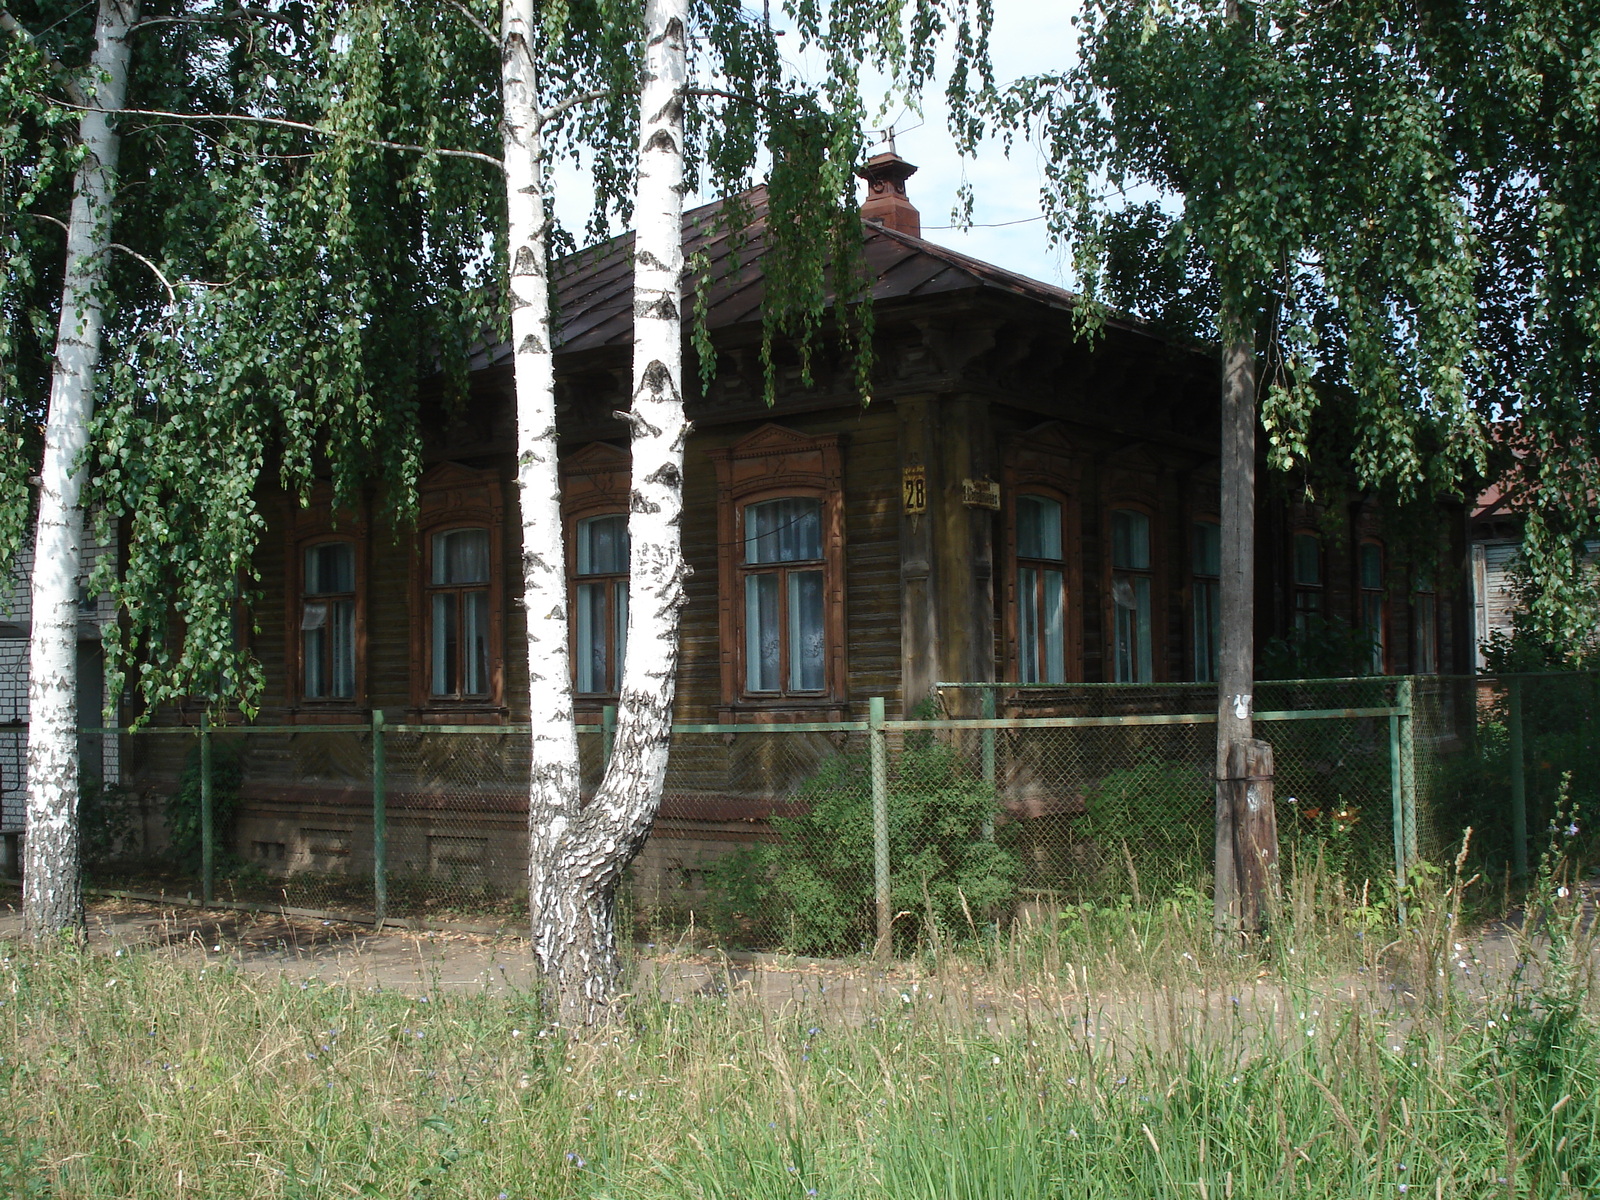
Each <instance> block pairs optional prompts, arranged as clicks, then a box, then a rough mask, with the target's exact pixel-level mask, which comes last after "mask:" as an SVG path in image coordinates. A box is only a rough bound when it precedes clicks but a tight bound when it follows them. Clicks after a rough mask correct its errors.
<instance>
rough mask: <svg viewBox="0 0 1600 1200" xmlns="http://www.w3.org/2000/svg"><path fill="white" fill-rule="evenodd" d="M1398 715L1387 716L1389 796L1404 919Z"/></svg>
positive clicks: (1403, 820) (1402, 796)
mask: <svg viewBox="0 0 1600 1200" xmlns="http://www.w3.org/2000/svg"><path fill="white" fill-rule="evenodd" d="M1400 740H1401V739H1400V716H1399V714H1398V713H1394V714H1391V715H1390V717H1389V797H1390V800H1391V802H1392V803H1391V808H1392V811H1393V822H1394V886H1395V899H1396V903H1397V904H1398V905H1399V908H1400V920H1401V921H1402V922H1404V921H1405V919H1406V903H1405V901H1404V900H1402V899H1400V897H1401V896H1403V895H1404V894H1405V886H1406V800H1405V786H1404V784H1403V783H1402V782H1401V781H1402V773H1401V770H1400Z"/></svg>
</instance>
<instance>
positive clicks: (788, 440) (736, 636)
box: [710, 425, 845, 720]
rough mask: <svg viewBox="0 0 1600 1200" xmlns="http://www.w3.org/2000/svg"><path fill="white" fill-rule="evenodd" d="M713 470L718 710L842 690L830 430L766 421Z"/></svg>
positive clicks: (836, 481)
mask: <svg viewBox="0 0 1600 1200" xmlns="http://www.w3.org/2000/svg"><path fill="white" fill-rule="evenodd" d="M710 457H711V459H712V461H713V462H714V463H715V464H716V469H717V484H718V488H717V497H718V507H717V542H718V567H719V584H720V592H721V595H720V600H721V620H720V634H721V644H722V687H723V709H722V719H724V720H733V719H734V718H735V717H736V716H737V713H738V711H739V710H741V709H757V710H760V709H766V710H777V711H782V710H785V709H802V710H807V711H815V710H817V709H819V708H820V709H824V710H826V711H829V712H833V711H837V707H836V706H837V705H838V704H840V703H841V702H842V701H843V698H844V685H845V661H844V652H845V648H844V505H843V497H842V493H841V487H840V471H839V441H838V438H837V436H836V435H823V436H821V437H808V436H806V435H805V434H802V433H797V432H795V431H794V430H792V429H785V428H784V427H782V426H780V425H765V426H762V427H761V428H760V429H757V430H756V431H754V432H753V433H751V434H749V435H748V436H746V437H744V438H742V439H741V440H739V441H737V442H735V443H734V444H733V445H732V446H728V447H725V448H722V449H718V450H713V451H711V454H710Z"/></svg>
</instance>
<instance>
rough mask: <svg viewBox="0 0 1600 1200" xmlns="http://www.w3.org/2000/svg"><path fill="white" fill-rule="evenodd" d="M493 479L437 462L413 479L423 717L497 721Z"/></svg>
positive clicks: (500, 686) (498, 576)
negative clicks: (415, 498) (414, 484)
mask: <svg viewBox="0 0 1600 1200" xmlns="http://www.w3.org/2000/svg"><path fill="white" fill-rule="evenodd" d="M500 488H501V483H500V477H499V474H498V473H497V472H496V471H495V470H493V469H492V468H491V469H487V470H477V469H474V468H472V467H468V466H466V465H464V464H462V463H455V462H444V463H439V464H437V465H435V466H433V467H430V468H428V470H427V471H425V472H424V473H423V475H422V478H421V479H420V480H419V481H418V487H417V500H418V515H417V540H416V543H415V547H416V548H415V551H414V554H415V557H414V558H413V560H412V570H411V581H410V586H411V612H412V619H411V704H412V707H413V708H414V709H415V710H416V711H417V715H418V718H419V719H421V720H424V721H451V722H454V721H468V722H472V723H482V722H485V721H489V722H492V721H496V720H501V719H504V717H505V716H506V714H505V712H504V711H503V709H502V708H501V705H502V703H503V701H504V695H505V662H504V658H505V635H504V615H503V614H504V611H505V590H506V585H505V576H504V574H503V573H502V567H501V543H502V541H503V539H504V530H505V520H504V513H503V510H502V507H501V504H500Z"/></svg>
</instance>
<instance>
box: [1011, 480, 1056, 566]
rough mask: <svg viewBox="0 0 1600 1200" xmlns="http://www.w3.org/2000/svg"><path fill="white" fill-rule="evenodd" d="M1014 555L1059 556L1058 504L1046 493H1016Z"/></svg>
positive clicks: (1052, 557) (1033, 556)
mask: <svg viewBox="0 0 1600 1200" xmlns="http://www.w3.org/2000/svg"><path fill="white" fill-rule="evenodd" d="M1017 557H1018V558H1048V559H1054V560H1056V561H1058V562H1059V561H1060V559H1061V504H1060V503H1059V502H1058V501H1055V500H1052V499H1050V498H1049V497H1048V496H1030V495H1027V494H1026V493H1024V494H1023V495H1020V496H1018V497H1017Z"/></svg>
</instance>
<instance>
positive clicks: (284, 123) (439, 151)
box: [64, 104, 506, 171]
mask: <svg viewBox="0 0 1600 1200" xmlns="http://www.w3.org/2000/svg"><path fill="white" fill-rule="evenodd" d="M64 107H68V108H79V109H82V108H83V107H84V106H82V105H76V104H72V105H66V106H64ZM121 111H122V115H125V116H131V117H165V118H167V119H168V120H172V121H189V122H194V123H196V124H200V123H203V122H206V121H229V122H235V123H238V124H243V125H263V126H267V127H269V128H273V129H293V130H297V131H299V132H300V133H313V134H316V135H317V136H318V137H329V138H331V137H341V136H344V134H343V131H342V130H338V129H328V128H326V127H325V126H321V125H311V124H308V123H306V122H305V121H289V120H285V119H284V118H282V117H253V116H249V115H247V114H244V113H180V112H167V111H165V110H162V109H156V108H124V109H122V110H121ZM356 140H357V141H359V142H361V144H362V145H365V146H373V147H376V148H377V149H379V150H403V151H406V152H408V153H411V154H431V155H435V156H437V157H439V158H466V159H471V160H473V161H475V162H482V163H488V164H489V165H490V166H491V167H494V168H495V169H496V170H498V171H504V170H505V169H506V165H505V163H504V162H502V161H501V160H500V159H498V158H496V157H495V156H494V155H492V154H483V153H480V152H479V151H477V150H447V149H444V148H442V147H439V146H417V145H414V144H412V143H410V142H391V141H388V140H386V139H384V138H369V137H363V138H357V139H356Z"/></svg>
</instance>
